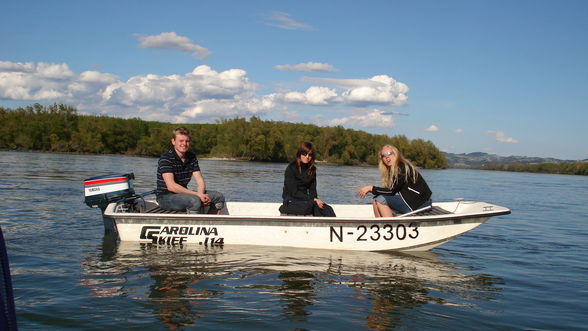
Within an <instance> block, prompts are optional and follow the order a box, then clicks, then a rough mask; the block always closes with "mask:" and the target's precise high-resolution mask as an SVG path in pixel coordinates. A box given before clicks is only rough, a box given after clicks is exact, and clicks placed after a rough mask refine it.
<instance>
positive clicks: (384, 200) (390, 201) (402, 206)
mask: <svg viewBox="0 0 588 331" xmlns="http://www.w3.org/2000/svg"><path fill="white" fill-rule="evenodd" d="M374 200H376V201H377V202H379V203H381V204H383V205H386V206H388V207H390V208H392V210H394V212H395V213H398V214H406V213H410V212H411V211H412V208H410V206H409V205H408V204H407V203H406V201H404V199H403V198H402V197H401V196H400V194H394V195H383V194H380V195H376V196H375V197H374ZM431 203H432V201H431V199H429V200H428V201H426V202H425V203H423V204H422V205H420V206H419V207H418V208H417V209H421V208H425V207H427V206H430V205H431ZM415 210H416V209H415Z"/></svg>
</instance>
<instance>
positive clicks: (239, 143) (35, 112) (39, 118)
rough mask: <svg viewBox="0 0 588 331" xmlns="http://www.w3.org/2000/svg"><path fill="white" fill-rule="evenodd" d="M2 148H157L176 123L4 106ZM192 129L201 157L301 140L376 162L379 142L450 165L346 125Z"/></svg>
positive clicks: (405, 143) (335, 156)
mask: <svg viewBox="0 0 588 331" xmlns="http://www.w3.org/2000/svg"><path fill="white" fill-rule="evenodd" d="M0 122H1V123H2V125H1V126H0V149H3V150H15V151H49V152H73V153H92V154H125V155H141V156H159V155H161V153H162V152H163V151H165V150H166V149H168V148H169V147H170V144H169V141H170V138H171V130H172V129H173V128H175V127H177V126H178V124H170V123H162V122H153V121H143V120H141V119H139V118H131V119H122V118H116V117H109V116H95V115H80V114H78V113H77V110H76V109H75V108H74V107H71V106H68V105H64V104H52V105H48V106H43V105H40V104H34V105H31V106H27V107H19V108H16V109H10V108H4V107H0ZM183 125H184V126H186V127H187V128H188V129H189V130H190V131H191V133H192V146H191V148H192V150H193V151H194V152H195V153H196V154H197V155H198V156H200V157H224V158H236V159H245V160H254V161H271V162H285V161H287V160H289V159H291V158H292V157H293V156H294V155H295V153H296V150H297V148H298V144H299V143H300V142H302V141H310V142H312V143H313V144H314V146H315V154H316V159H317V160H318V161H327V162H331V163H337V164H346V165H358V164H371V165H373V164H376V163H377V161H378V157H377V154H378V151H379V148H380V147H381V146H383V145H385V144H392V145H395V146H397V147H398V148H399V149H400V151H401V152H402V153H403V154H404V155H405V156H406V157H407V158H409V159H410V160H411V161H413V162H414V163H415V164H416V165H418V166H420V167H423V168H429V169H435V168H446V167H447V161H446V159H445V156H444V155H443V153H441V152H440V151H439V149H438V148H437V147H436V146H435V145H434V144H433V143H432V142H430V141H424V140H422V139H413V140H410V139H408V138H407V137H406V136H403V135H399V136H394V137H390V136H387V135H374V134H369V133H366V132H363V131H358V130H352V129H345V128H343V127H341V126H335V127H319V126H316V125H311V124H302V123H289V122H279V121H265V120H261V119H259V118H257V117H252V118H250V119H244V118H234V119H224V120H220V121H218V122H217V123H216V124H183Z"/></svg>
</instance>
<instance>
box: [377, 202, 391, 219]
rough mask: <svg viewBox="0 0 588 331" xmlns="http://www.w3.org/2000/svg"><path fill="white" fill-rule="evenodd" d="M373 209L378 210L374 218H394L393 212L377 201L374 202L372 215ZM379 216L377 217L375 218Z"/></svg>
mask: <svg viewBox="0 0 588 331" xmlns="http://www.w3.org/2000/svg"><path fill="white" fill-rule="evenodd" d="M375 209H377V210H378V214H376V217H392V216H394V212H393V211H392V208H390V207H388V206H386V205H383V204H381V203H379V202H377V201H374V213H375ZM377 215H379V216H377Z"/></svg>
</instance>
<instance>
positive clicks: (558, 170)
mask: <svg viewBox="0 0 588 331" xmlns="http://www.w3.org/2000/svg"><path fill="white" fill-rule="evenodd" d="M480 169H482V170H498V171H514V172H534V173H548V174H562V175H582V176H588V162H582V161H578V162H561V163H552V162H542V163H530V164H519V163H517V164H486V165H483V166H480Z"/></svg>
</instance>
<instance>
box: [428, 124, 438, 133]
mask: <svg viewBox="0 0 588 331" xmlns="http://www.w3.org/2000/svg"><path fill="white" fill-rule="evenodd" d="M425 131H429V132H435V131H439V127H438V126H436V125H435V124H431V125H430V126H429V127H428V128H426V129H425Z"/></svg>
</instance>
